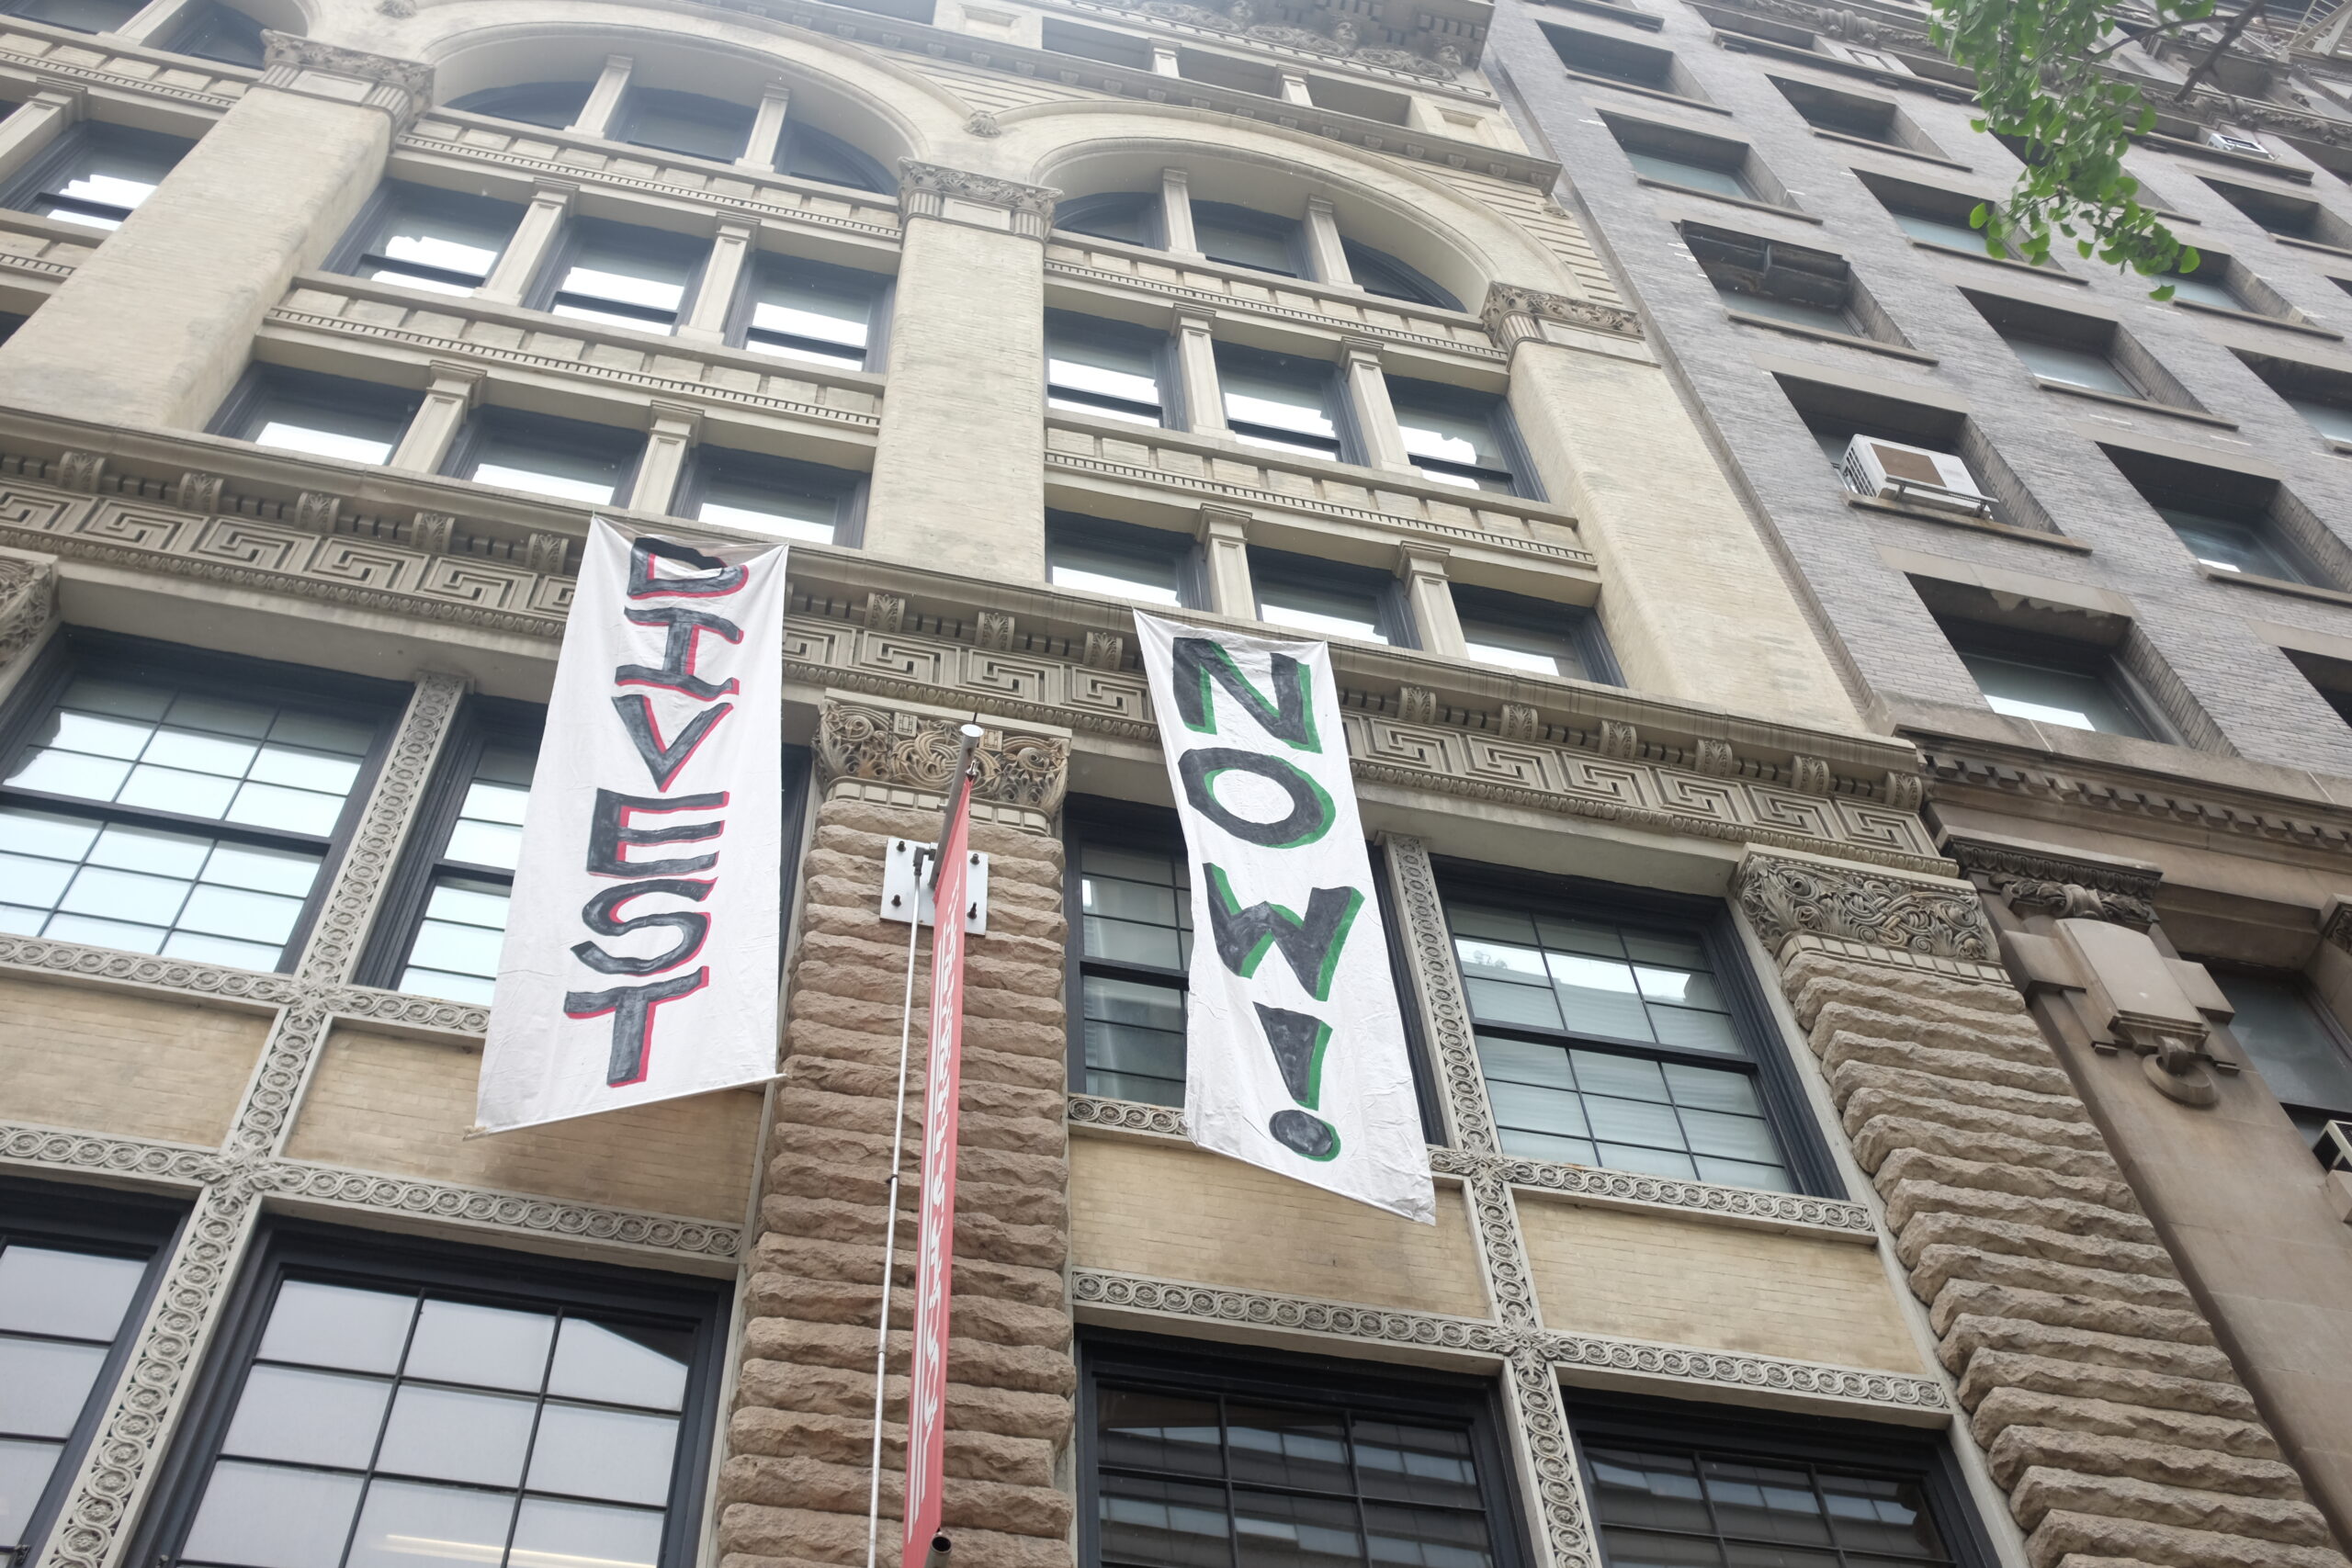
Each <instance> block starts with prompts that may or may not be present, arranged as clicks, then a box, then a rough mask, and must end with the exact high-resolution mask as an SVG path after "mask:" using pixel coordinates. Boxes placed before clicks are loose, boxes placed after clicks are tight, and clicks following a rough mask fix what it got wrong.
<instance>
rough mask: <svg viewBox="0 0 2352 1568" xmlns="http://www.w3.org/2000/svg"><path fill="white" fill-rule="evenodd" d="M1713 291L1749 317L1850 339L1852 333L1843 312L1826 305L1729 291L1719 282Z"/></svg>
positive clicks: (1852, 326) (1740, 289) (1737, 290)
mask: <svg viewBox="0 0 2352 1568" xmlns="http://www.w3.org/2000/svg"><path fill="white" fill-rule="evenodd" d="M1715 292H1717V293H1718V294H1721V295H1722V296H1723V297H1724V304H1726V305H1728V306H1730V307H1731V308H1732V309H1733V310H1740V311H1744V312H1746V313H1747V314H1748V315H1751V316H1768V317H1770V318H1771V319H1772V320H1773V321H1787V322H1789V323H1790V324H1791V325H1792V326H1800V327H1814V328H1816V329H1818V330H1820V331H1822V332H1825V333H1839V334H1841V335H1844V336H1849V337H1850V336H1852V335H1853V333H1854V323H1853V321H1851V320H1849V318H1848V316H1847V315H1846V312H1845V311H1843V310H1832V309H1830V308H1829V307H1828V306H1826V305H1813V304H1807V303H1806V302H1804V300H1801V299H1782V298H1781V296H1780V295H1777V294H1762V293H1758V292H1756V291H1754V290H1752V289H1745V288H1725V287H1724V285H1723V284H1722V283H1720V282H1718V283H1717V284H1716V285H1715Z"/></svg>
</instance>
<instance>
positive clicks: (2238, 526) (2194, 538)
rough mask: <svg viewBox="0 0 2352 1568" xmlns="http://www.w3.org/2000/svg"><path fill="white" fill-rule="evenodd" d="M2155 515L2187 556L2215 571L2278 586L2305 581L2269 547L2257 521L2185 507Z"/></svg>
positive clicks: (2282, 555) (2282, 554)
mask: <svg viewBox="0 0 2352 1568" xmlns="http://www.w3.org/2000/svg"><path fill="white" fill-rule="evenodd" d="M2156 514H2157V515H2158V516H2160V517H2162V518H2163V519H2164V520H2165V522H2166V523H2167V524H2169V525H2171V527H2172V531H2173V532H2174V533H2176V534H2177V535H2179V536H2180V542H2181V543H2182V544H2184V545H2186V546H2188V552H2189V554H2191V555H2193V556H2195V557H2196V558H2198V560H2199V561H2200V562H2202V563H2203V564H2204V565H2206V566H2210V567H2211V568H2213V569H2214V570H2216V571H2233V572H2244V573H2246V574H2249V575H2251V576H2255V577H2268V578H2274V579H2276V580H2278V581H2281V582H2303V581H2308V579H2306V578H2305V577H2304V575H2303V573H2302V572H2301V570H2298V569H2297V568H2296V566H2295V564H2294V562H2293V561H2291V560H2290V559H2289V558H2287V555H2286V552H2285V551H2283V550H2281V549H2280V548H2279V547H2278V546H2277V545H2275V544H2273V543H2271V541H2270V540H2269V538H2268V537H2267V529H2266V528H2265V527H2264V526H2263V525H2262V523H2261V520H2260V519H2259V518H2258V517H2246V516H2242V515H2241V516H2229V515H2225V514H2223V513H2214V512H2206V511H2201V510H2199V509H2196V508H2193V507H2187V506H2159V507H2157V508H2156Z"/></svg>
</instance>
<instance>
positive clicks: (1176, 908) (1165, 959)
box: [1079, 844, 1193, 972]
mask: <svg viewBox="0 0 2352 1568" xmlns="http://www.w3.org/2000/svg"><path fill="white" fill-rule="evenodd" d="M1079 866H1080V877H1079V901H1080V908H1081V909H1082V910H1083V911H1084V913H1083V925H1082V930H1083V940H1084V944H1085V952H1086V956H1088V957H1089V958H1108V959H1112V960H1114V961H1116V962H1118V963H1121V964H1148V965H1150V966H1152V967H1154V968H1159V969H1170V970H1176V971H1179V972H1181V971H1182V970H1183V969H1184V968H1185V967H1186V966H1187V965H1188V964H1190V963H1191V961H1192V939H1191V932H1192V929H1193V911H1192V900H1191V897H1190V895H1189V893H1188V892H1187V890H1186V887H1185V884H1186V882H1187V881H1188V879H1189V875H1188V871H1187V868H1186V866H1185V864H1184V863H1183V862H1182V861H1181V860H1179V859H1177V858H1176V857H1174V856H1172V855H1169V856H1162V855H1156V854H1145V853H1141V852H1134V851H1123V850H1112V849H1107V848H1103V847H1099V846H1096V845H1091V844H1090V845H1087V846H1085V847H1084V848H1083V849H1081V850H1080V859H1079Z"/></svg>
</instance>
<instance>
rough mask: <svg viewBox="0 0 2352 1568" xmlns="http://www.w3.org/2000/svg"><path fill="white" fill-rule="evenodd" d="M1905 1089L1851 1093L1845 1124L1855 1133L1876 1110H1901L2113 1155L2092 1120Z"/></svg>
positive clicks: (1955, 1125) (1963, 1129) (1961, 1128)
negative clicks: (1997, 1107)
mask: <svg viewBox="0 0 2352 1568" xmlns="http://www.w3.org/2000/svg"><path fill="white" fill-rule="evenodd" d="M1923 1090H1924V1091H1914V1092H1910V1093H1905V1092H1901V1091H1898V1090H1894V1089H1858V1090H1856V1091H1855V1092H1854V1093H1852V1094H1850V1095H1849V1096H1848V1097H1847V1099H1846V1104H1845V1107H1844V1111H1845V1118H1844V1120H1845V1126H1846V1131H1847V1133H1848V1134H1853V1133H1855V1132H1857V1131H1859V1130H1860V1127H1861V1126H1862V1124H1863V1123H1864V1122H1868V1121H1869V1120H1870V1119H1871V1118H1872V1117H1873V1116H1901V1117H1906V1118H1912V1119H1917V1120H1919V1121H1924V1122H1942V1123H1943V1124H1944V1125H1945V1126H1947V1127H1950V1128H1951V1129H1952V1130H1953V1131H1954V1132H1960V1133H1974V1134H1982V1135H1984V1136H1986V1137H1994V1138H2010V1139H2015V1140H2017V1141H2018V1142H2020V1143H2026V1144H2032V1145H2038V1146H2040V1147H2042V1148H2047V1149H2051V1150H2052V1151H2053V1152H2054V1151H2058V1150H2066V1151H2070V1152H2077V1153H2085V1154H2089V1153H2097V1154H2098V1156H2099V1157H2100V1158H2102V1159H2104V1158H2105V1157H2107V1140H2106V1138H2105V1137H2103V1136H2102V1135H2101V1134H2100V1133H2099V1130H2098V1128H2097V1127H2094V1126H2092V1125H2091V1124H2090V1123H2089V1122H2087V1121H2081V1122H2056V1121H2052V1120H2051V1119H2050V1118H2049V1117H2047V1116H2032V1115H2028V1114H2025V1113H2023V1112H2020V1111H1996V1110H1990V1109H1986V1108H1985V1107H1982V1106H1976V1105H1967V1104H1962V1103H1958V1102H1955V1101H1954V1100H1950V1099H1947V1098H1945V1097H1944V1096H1943V1095H1942V1094H1941V1093H1939V1091H1938V1090H1937V1089H1933V1088H1932V1087H1926V1086H1923Z"/></svg>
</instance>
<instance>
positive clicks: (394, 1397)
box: [214, 1289, 424, 1568]
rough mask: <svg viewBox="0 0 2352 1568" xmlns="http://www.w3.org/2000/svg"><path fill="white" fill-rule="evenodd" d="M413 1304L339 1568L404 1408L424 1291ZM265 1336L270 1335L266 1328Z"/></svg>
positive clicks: (413, 1297)
mask: <svg viewBox="0 0 2352 1568" xmlns="http://www.w3.org/2000/svg"><path fill="white" fill-rule="evenodd" d="M409 1301H410V1303H411V1305H410V1307H409V1314H408V1332H407V1333H406V1334H404V1335H402V1336H401V1359H399V1360H398V1361H396V1362H394V1363H393V1365H392V1380H391V1381H392V1386H391V1392H390V1393H387V1394H386V1395H385V1396H384V1416H383V1419H382V1420H381V1421H379V1422H378V1423H377V1426H376V1442H375V1446H374V1447H372V1448H370V1449H369V1450H368V1468H367V1470H366V1471H365V1472H362V1479H361V1481H360V1483H359V1501H358V1503H357V1504H356V1506H354V1507H353V1508H352V1510H351V1527H350V1528H349V1529H346V1530H345V1531H344V1535H343V1551H342V1552H341V1554H340V1555H338V1556H337V1557H336V1558H335V1563H336V1568H342V1564H344V1563H345V1562H349V1561H350V1560H351V1548H352V1545H353V1543H354V1542H356V1540H358V1539H359V1521H360V1519H361V1518H362V1517H365V1516H366V1514H367V1512H368V1495H369V1494H370V1493H372V1492H374V1491H375V1489H376V1465H377V1461H379V1460H381V1459H382V1458H383V1454H384V1434H385V1433H387V1432H388V1431H390V1429H391V1426H392V1409H393V1407H394V1406H395V1405H397V1404H400V1400H401V1383H403V1382H407V1381H408V1380H407V1378H406V1377H405V1376H404V1375H403V1374H405V1373H406V1371H408V1356H409V1351H410V1350H412V1349H413V1348H415V1345H416V1328H417V1325H419V1324H421V1323H423V1322H424V1291H423V1290H422V1289H420V1290H418V1291H416V1292H413V1293H412V1294H411V1295H410V1297H409ZM270 1312H271V1314H272V1315H273V1316H274V1315H276V1314H277V1303H275V1302H272V1303H270ZM265 1332H266V1327H265ZM256 1364H258V1357H256ZM246 1375H247V1377H248V1378H250V1377H251V1376H252V1374H251V1373H250V1372H248V1373H247V1374H246ZM214 1462H215V1463H216V1464H217V1463H218V1462H219V1461H217V1460H216V1461H214Z"/></svg>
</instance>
